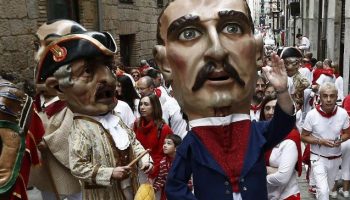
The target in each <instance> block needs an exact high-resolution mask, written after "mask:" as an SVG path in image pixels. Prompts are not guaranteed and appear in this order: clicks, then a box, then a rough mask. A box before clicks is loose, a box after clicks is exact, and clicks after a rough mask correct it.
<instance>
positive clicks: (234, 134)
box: [192, 120, 251, 192]
mask: <svg viewBox="0 0 350 200" xmlns="http://www.w3.org/2000/svg"><path fill="white" fill-rule="evenodd" d="M250 123H251V122H250V120H243V121H238V122H232V123H231V124H229V125H225V126H200V127H194V128H192V130H193V131H194V133H195V134H196V135H197V136H198V137H199V138H200V140H201V141H202V143H203V144H204V146H205V147H206V148H207V150H208V151H209V153H210V154H211V155H212V156H213V158H214V160H215V161H217V162H218V164H219V165H220V166H221V168H222V169H223V170H224V172H225V173H226V175H227V176H228V177H229V179H230V182H231V185H232V190H233V191H234V192H239V177H240V175H241V171H242V168H243V163H244V158H245V154H246V151H247V147H248V142H249V135H250V131H249V130H250Z"/></svg>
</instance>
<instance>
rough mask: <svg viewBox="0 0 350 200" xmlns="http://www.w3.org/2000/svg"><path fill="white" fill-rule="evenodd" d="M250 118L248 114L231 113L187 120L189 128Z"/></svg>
mask: <svg viewBox="0 0 350 200" xmlns="http://www.w3.org/2000/svg"><path fill="white" fill-rule="evenodd" d="M243 120H250V116H249V115H248V114H231V115H228V116H225V117H206V118H201V119H195V120H191V121H189V125H190V128H193V127H198V126H222V125H228V124H231V123H232V122H238V121H243Z"/></svg>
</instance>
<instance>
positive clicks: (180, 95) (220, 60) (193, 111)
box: [153, 0, 262, 120]
mask: <svg viewBox="0 0 350 200" xmlns="http://www.w3.org/2000/svg"><path fill="white" fill-rule="evenodd" d="M253 30H254V27H253V23H252V19H251V16H250V10H249V7H248V4H247V2H246V1H244V0H220V1H217V0H192V1H188V0H174V1H171V2H170V3H169V4H168V6H167V7H166V8H165V9H164V10H163V12H162V14H161V15H160V17H159V19H158V45H156V46H155V48H154V51H153V53H154V57H155V59H156V62H157V64H158V65H159V66H160V68H161V70H162V73H163V75H164V76H165V78H167V79H170V80H172V81H173V85H172V88H173V90H174V95H175V97H176V99H177V100H178V101H179V103H180V105H181V106H182V108H183V109H184V111H185V112H186V114H187V115H188V116H189V119H190V120H192V119H197V118H203V117H212V116H226V115H229V114H232V113H248V112H249V106H250V100H251V97H252V95H253V93H254V88H255V82H256V80H255V79H256V71H257V65H256V63H257V58H261V56H260V54H261V48H262V43H261V40H260V39H258V38H255V37H254V34H253ZM257 45H258V46H257Z"/></svg>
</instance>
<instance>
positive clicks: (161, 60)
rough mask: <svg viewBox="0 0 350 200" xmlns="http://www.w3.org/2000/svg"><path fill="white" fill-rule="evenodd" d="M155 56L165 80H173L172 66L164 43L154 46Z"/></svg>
mask: <svg viewBox="0 0 350 200" xmlns="http://www.w3.org/2000/svg"><path fill="white" fill-rule="evenodd" d="M153 57H154V60H155V61H156V63H157V65H158V66H159V68H160V71H161V72H162V74H163V76H164V79H165V80H172V77H171V68H170V66H169V62H168V59H167V57H166V49H165V46H164V45H156V46H154V48H153Z"/></svg>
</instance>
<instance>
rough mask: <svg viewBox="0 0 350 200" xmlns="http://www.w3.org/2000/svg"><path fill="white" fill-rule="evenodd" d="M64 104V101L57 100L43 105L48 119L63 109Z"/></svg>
mask: <svg viewBox="0 0 350 200" xmlns="http://www.w3.org/2000/svg"><path fill="white" fill-rule="evenodd" d="M66 106H67V104H66V102H64V101H61V100H58V101H55V102H53V103H52V104H50V105H48V106H47V107H45V108H44V112H45V113H46V115H47V117H48V118H49V119H50V118H51V117H52V116H53V115H55V114H56V113H58V112H60V111H61V110H63V109H64V108H65V107H66Z"/></svg>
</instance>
